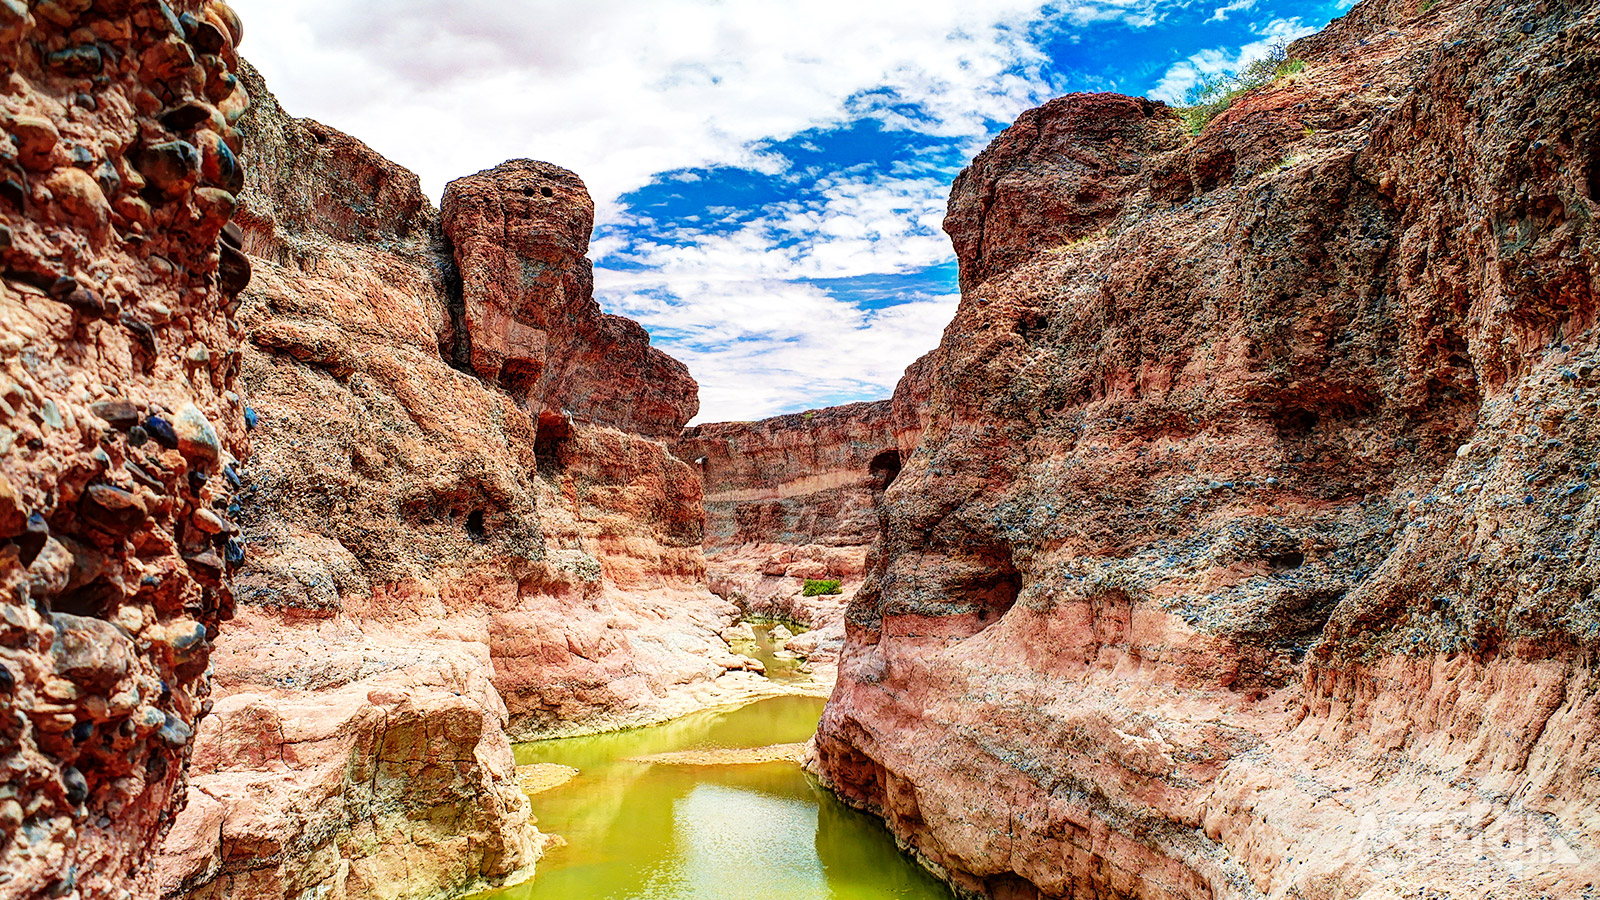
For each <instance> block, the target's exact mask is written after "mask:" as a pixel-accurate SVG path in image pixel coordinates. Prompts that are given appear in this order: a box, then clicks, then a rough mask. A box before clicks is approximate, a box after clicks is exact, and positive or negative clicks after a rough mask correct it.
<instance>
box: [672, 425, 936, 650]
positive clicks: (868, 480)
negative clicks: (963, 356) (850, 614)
mask: <svg viewBox="0 0 1600 900" xmlns="http://www.w3.org/2000/svg"><path fill="white" fill-rule="evenodd" d="M917 435H918V429H917V423H916V421H915V420H914V419H913V420H911V422H909V423H906V424H902V420H901V419H900V418H897V417H896V414H895V406H894V404H893V403H891V402H890V401H888V400H884V401H880V402H877V403H853V404H850V405H847V406H836V407H831V408H828V409H819V410H812V411H809V412H804V413H795V414H792V415H785V416H777V417H774V418H771V419H764V420H762V421H759V422H719V423H716V424H709V425H696V426H694V427H692V428H688V429H685V430H684V432H683V434H682V435H681V436H680V437H679V438H678V440H677V441H676V442H675V443H674V444H673V453H674V454H675V455H676V456H677V457H678V458H679V459H682V460H685V461H688V462H690V463H692V464H693V466H694V467H695V468H696V469H697V470H698V471H699V473H700V478H701V481H702V484H703V486H704V491H705V499H704V503H705V511H706V527H705V550H706V565H707V573H708V575H709V578H710V585H711V589H712V590H714V591H716V592H717V593H718V594H719V595H721V596H723V597H724V598H727V599H728V600H730V601H732V602H733V603H735V604H737V605H738V606H739V608H740V610H741V611H742V612H743V613H744V614H745V615H746V616H750V617H754V618H771V619H778V620H786V621H789V622H796V623H799V624H802V625H805V626H806V627H807V628H809V629H811V632H809V633H807V634H804V635H802V636H800V638H799V639H798V642H797V643H796V644H795V646H796V647H799V648H803V649H804V651H805V655H806V656H808V657H810V658H811V660H812V661H813V662H814V663H824V664H825V663H831V661H832V659H833V657H834V656H835V655H836V654H837V651H838V648H839V646H840V644H841V643H842V641H843V638H844V608H845V604H846V603H848V601H849V599H850V597H851V596H853V595H854V593H855V590H856V588H857V587H859V586H860V584H861V578H862V575H863V574H864V572H865V563H866V556H867V548H868V547H870V546H871V545H872V542H873V541H874V540H875V539H876V538H877V536H878V503H877V501H878V500H879V499H880V498H881V497H882V495H883V491H884V489H885V488H887V487H888V486H889V485H890V484H891V483H893V481H894V478H895V476H896V475H898V474H899V472H900V459H901V455H902V453H909V452H910V450H911V449H912V448H914V447H915V446H916V438H917ZM807 579H832V580H837V581H839V582H840V583H841V584H840V587H841V590H840V592H839V593H838V594H823V595H817V596H811V597H807V596H805V594H804V588H805V582H806V580H807Z"/></svg>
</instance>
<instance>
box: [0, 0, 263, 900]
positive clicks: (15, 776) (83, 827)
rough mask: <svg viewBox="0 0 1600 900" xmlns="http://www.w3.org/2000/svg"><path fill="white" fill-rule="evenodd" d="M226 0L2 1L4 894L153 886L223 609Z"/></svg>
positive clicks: (232, 180)
mask: <svg viewBox="0 0 1600 900" xmlns="http://www.w3.org/2000/svg"><path fill="white" fill-rule="evenodd" d="M239 34H240V27H239V21H238V19H237V17H236V16H235V15H234V14H233V12H232V11H231V10H230V9H229V8H228V7H227V6H226V5H225V4H223V3H220V2H210V3H205V2H199V0H175V2H172V3H170V4H163V3H155V2H137V0H121V2H104V3H95V4H92V5H91V4H89V3H81V2H79V3H34V4H23V3H19V2H7V3H4V4H0V262H3V270H4V271H3V274H4V282H3V284H0V713H3V716H0V719H3V721H0V765H3V766H4V769H5V777H4V784H3V786H0V869H3V878H4V881H3V882H0V896H4V897H45V896H50V897H128V896H130V895H131V894H139V895H141V896H149V895H150V894H151V893H152V889H153V878H152V870H151V866H150V858H151V856H152V850H153V847H154V846H155V845H156V843H158V841H159V839H160V837H161V835H162V834H163V833H164V832H165V831H166V829H167V828H168V827H169V825H170V824H171V820H172V816H173V814H174V813H175V812H176V811H177V809H178V807H179V806H180V805H181V804H182V801H183V796H184V776H185V770H186V769H187V767H188V760H189V755H190V753H191V750H192V746H193V741H192V738H193V734H194V729H195V728H196V727H197V725H198V724H199V723H200V721H201V719H202V718H203V717H204V716H205V715H206V713H207V712H208V710H209V709H210V708H211V699H210V695H211V689H212V685H211V678H210V675H209V670H208V659H209V656H210V651H211V641H212V640H213V639H214V638H215V637H216V636H217V630H218V627H219V625H220V624H221V623H222V622H224V621H225V620H227V619H228V618H230V617H231V615H232V613H233V606H234V602H233V595H232V592H231V590H230V587H231V578H230V573H231V572H232V571H233V569H235V568H236V567H237V565H238V564H239V562H240V556H241V553H242V551H241V548H240V545H239V543H238V542H237V541H236V540H235V539H234V535H236V534H237V531H236V530H235V529H234V528H233V527H232V526H231V524H230V523H229V522H228V521H227V518H226V517H225V516H224V515H222V514H221V512H220V511H221V510H222V509H223V508H225V507H226V506H227V504H228V503H229V500H230V497H231V496H232V495H233V493H234V489H233V486H232V485H231V484H230V482H229V480H228V477H227V476H228V475H230V474H231V473H232V472H233V471H234V470H235V468H236V466H237V465H238V463H239V460H240V459H241V458H242V457H244V456H246V455H247V454H246V446H247V441H246V440H245V435H244V424H243V418H242V415H241V413H242V408H241V406H240V401H239V396H238V394H237V393H235V390H236V382H237V379H238V376H239V354H238V351H237V344H238V331H237V329H236V327H235V324H234V322H233V320H232V319H231V318H230V316H229V313H230V312H231V310H232V309H233V308H234V295H235V294H236V293H237V292H238V291H239V289H240V288H241V287H242V286H243V282H244V281H245V280H247V279H248V278H249V268H248V264H247V263H246V262H245V261H244V258H243V256H242V255H241V254H240V253H238V252H237V251H236V250H234V249H233V248H232V247H229V246H223V245H219V242H218V236H219V233H220V232H221V230H222V228H223V226H224V225H225V224H226V223H227V221H228V218H229V216H230V214H231V213H232V211H233V207H234V203H235V198H234V192H236V191H238V190H239V187H238V185H239V181H240V178H241V177H242V173H241V172H240V170H239V168H238V166H237V162H236V160H235V157H234V153H235V152H236V151H237V150H238V149H239V148H240V140H241V136H240V134H239V132H237V131H236V130H235V129H234V127H233V123H234V122H235V121H236V120H237V118H238V116H239V114H240V113H241V112H243V110H244V108H245V105H246V104H247V102H248V98H247V95H246V94H245V92H243V91H241V90H238V89H237V88H236V81H235V79H234V77H233V75H232V74H231V73H230V69H231V68H232V67H233V66H234V64H235V62H236V60H235V57H234V43H235V42H236V40H237V39H238V36H239Z"/></svg>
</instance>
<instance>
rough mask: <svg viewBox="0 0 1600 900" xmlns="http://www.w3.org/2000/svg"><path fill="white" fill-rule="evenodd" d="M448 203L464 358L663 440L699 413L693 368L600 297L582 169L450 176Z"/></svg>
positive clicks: (549, 401)
mask: <svg viewBox="0 0 1600 900" xmlns="http://www.w3.org/2000/svg"><path fill="white" fill-rule="evenodd" d="M442 209H443V217H444V234H445V237H446V238H447V239H448V240H449V241H450V244H451V245H452V246H453V248H454V254H455V263H456V266H457V269H458V271H459V277H460V291H461V295H460V298H459V301H457V304H458V305H457V306H456V317H455V318H456V321H455V322H454V328H455V330H454V332H453V334H452V341H453V352H454V354H455V356H456V359H457V360H458V361H460V362H464V363H467V364H469V365H470V366H471V369H472V371H474V372H477V373H478V374H479V375H481V376H483V377H484V378H485V379H487V380H489V381H490V382H493V383H497V384H499V385H500V386H502V387H503V388H505V389H506V390H507V391H508V392H510V393H511V394H512V395H513V396H515V397H517V398H518V399H519V400H520V401H521V402H522V403H523V404H524V405H525V406H527V407H528V408H529V409H530V410H531V411H533V412H534V413H538V414H544V413H549V414H551V416H552V417H560V416H562V415H564V414H565V413H570V414H571V415H573V416H575V417H577V418H578V419H579V420H581V421H584V422H590V423H594V424H597V425H610V426H614V427H616V428H619V429H621V430H623V431H629V432H634V433H636V434H643V435H646V436H648V437H655V438H669V437H672V436H674V435H676V434H677V433H678V430H679V429H681V428H682V427H683V423H685V422H687V421H689V420H690V419H692V418H694V414H695V412H696V411H697V410H698V409H699V408H700V399H699V387H698V386H697V385H696V384H695V383H694V379H693V378H691V377H689V370H688V368H687V367H686V366H684V365H683V363H680V362H678V361H677V360H675V359H673V358H672V357H670V356H668V355H666V354H665V353H662V352H661V351H660V350H656V349H654V348H652V347H651V346H650V338H649V335H647V334H646V333H645V330H644V328H643V327H641V326H640V325H639V323H637V322H634V321H633V320H631V319H625V318H623V317H621V316H612V315H607V314H605V313H602V312H601V311H600V306H599V304H597V303H596V302H595V300H594V267H593V265H592V264H591V263H590V262H589V260H588V259H586V258H585V257H584V253H586V252H588V249H589V233H590V231H592V230H593V228H594V203H593V201H591V200H590V199H589V192H588V191H587V190H586V189H585V188H584V186H583V182H582V181H581V180H580V179H579V178H578V176H577V175H574V174H573V173H571V172H569V171H567V170H566V169H562V168H560V167H558V166H552V165H550V164H549V163H542V162H533V161H531V160H515V161H513V162H508V163H503V164H501V165H499V166H496V167H495V168H493V169H489V170H488V171H485V172H479V173H478V174H477V175H473V176H471V177H468V178H462V179H460V180H458V181H454V182H451V184H450V186H449V187H448V188H446V190H445V194H444V202H443V204H442Z"/></svg>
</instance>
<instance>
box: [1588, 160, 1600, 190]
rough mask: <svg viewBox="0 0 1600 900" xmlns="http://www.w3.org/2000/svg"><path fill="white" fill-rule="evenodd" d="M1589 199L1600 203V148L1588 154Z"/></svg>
mask: <svg viewBox="0 0 1600 900" xmlns="http://www.w3.org/2000/svg"><path fill="white" fill-rule="evenodd" d="M1588 182H1589V199H1590V200H1593V201H1594V202H1596V203H1600V149H1597V150H1595V152H1594V153H1592V154H1590V156H1589V178H1588Z"/></svg>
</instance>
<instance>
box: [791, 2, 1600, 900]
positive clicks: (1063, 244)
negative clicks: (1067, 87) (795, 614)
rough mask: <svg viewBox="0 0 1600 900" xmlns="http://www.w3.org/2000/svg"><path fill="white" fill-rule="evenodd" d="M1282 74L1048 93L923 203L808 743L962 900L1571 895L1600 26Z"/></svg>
mask: <svg viewBox="0 0 1600 900" xmlns="http://www.w3.org/2000/svg"><path fill="white" fill-rule="evenodd" d="M1289 55H1290V57H1291V58H1293V59H1296V60H1300V61H1301V62H1302V63H1303V69H1300V70H1298V71H1293V72H1287V73H1286V74H1285V75H1284V76H1283V77H1280V78H1278V79H1277V80H1276V81H1275V82H1273V83H1272V84H1270V85H1268V86H1266V87H1264V88H1261V89H1259V90H1256V91H1254V92H1251V93H1249V94H1247V95H1245V96H1243V97H1241V98H1239V99H1238V100H1237V101H1236V102H1235V103H1234V104H1233V105H1232V106H1231V107H1230V108H1228V109H1227V110H1226V111H1225V112H1223V113H1222V114H1221V115H1220V116H1218V117H1217V118H1216V119H1214V120H1213V121H1211V122H1210V123H1209V124H1206V125H1205V127H1204V129H1203V130H1202V131H1200V133H1199V134H1198V135H1194V136H1191V135H1190V134H1189V133H1188V131H1187V129H1186V127H1185V123H1184V121H1183V120H1182V119H1181V118H1180V117H1179V116H1178V115H1177V114H1175V113H1174V112H1173V111H1172V110H1170V109H1168V108H1166V107H1165V106H1163V105H1162V104H1159V103H1152V102H1150V101H1146V100H1140V99H1133V98H1127V97H1120V96H1116V95H1111V94H1079V95H1071V96H1068V97H1063V98H1060V99H1058V100H1054V101H1052V102H1050V103H1048V104H1046V105H1045V106H1043V107H1040V108H1038V109H1035V110H1031V111H1029V112H1027V113H1025V114H1023V116H1022V117H1021V118H1019V119H1018V121H1017V123H1016V124H1015V125H1013V126H1012V127H1011V128H1010V129H1008V130H1007V131H1006V132H1004V133H1003V134H1002V135H1001V136H1000V137H999V138H997V139H996V140H995V141H994V143H993V144H991V145H990V147H989V148H988V149H987V150H986V151H984V152H983V153H982V154H981V155H980V156H979V157H978V158H977V159H976V160H975V161H974V162H973V164H972V165H971V166H970V167H969V168H968V169H967V170H966V171H964V172H963V173H962V174H961V176H960V177H959V178H958V179H957V181H956V183H955V185H954V188H953V190H952V193H951V199H950V206H949V215H948V217H947V218H946V229H947V231H949V233H950V235H951V238H952V240H953V242H954V244H955V248H956V251H957V254H958V256H959V258H960V264H961V281H962V302H961V305H960V307H959V310H958V312H957V314H956V318H955V321H954V322H953V323H952V324H951V326H950V328H949V329H948V330H947V332H946V340H945V341H944V343H943V344H942V345H941V346H940V348H939V349H938V350H936V351H935V352H934V353H933V354H932V356H931V357H930V358H929V359H928V360H925V362H924V365H925V366H926V367H927V370H926V371H925V372H924V377H922V378H920V379H918V380H917V384H919V385H921V386H922V387H923V388H924V389H925V390H926V397H927V427H926V431H925V432H924V434H923V436H922V439H921V442H920V445H919V446H918V448H917V449H916V452H915V453H914V454H913V455H910V456H909V457H908V458H907V459H906V460H905V463H904V467H903V470H902V471H901V473H900V475H899V477H898V478H896V479H895V481H894V483H893V484H892V485H891V486H890V487H889V488H888V490H887V491H886V492H885V494H884V496H883V500H882V511H883V513H882V514H883V521H884V527H883V534H882V538H881V540H880V542H879V544H878V546H877V547H876V548H875V550H874V552H873V554H872V557H871V561H870V563H869V571H868V575H867V580H866V583H865V585H864V586H863V587H862V589H861V590H860V591H859V592H858V593H857V594H856V596H855V598H854V600H853V601H852V603H851V605H850V607H849V609H848V610H847V638H848V640H847V644H846V647H845V650H844V654H843V660H842V663H841V668H840V673H839V683H838V687H837V689H836V691H835V693H834V695H833V698H832V700H831V701H830V704H829V706H828V709H827V712H826V713H825V715H824V717H823V722H822V726H821V730H820V732H819V734H818V738H817V743H816V758H815V760H814V765H815V766H816V767H817V769H818V771H819V772H820V773H821V775H822V776H823V778H824V779H825V781H826V782H827V783H828V784H829V786H831V787H832V788H833V789H834V790H836V791H837V792H839V793H840V794H841V795H842V796H843V797H845V798H846V799H848V800H850V801H851V802H853V803H855V804H857V805H859V806H861V807H864V808H866V809H869V810H871V811H873V812H874V813H876V814H878V815H880V816H882V817H883V818H884V819H885V820H886V821H887V823H888V824H889V826H890V828H891V829H892V830H893V831H894V832H895V834H896V835H897V836H898V837H899V838H900V839H901V840H903V841H904V842H905V843H906V844H907V846H909V847H910V848H911V849H913V850H914V851H915V852H916V853H918V854H919V855H920V856H921V857H922V858H923V859H924V860H925V861H926V862H927V863H928V864H929V865H930V866H931V867H932V868H934V869H935V870H936V871H939V872H941V873H943V875H944V876H945V877H946V878H947V879H948V880H950V881H951V882H952V883H953V884H955V885H957V886H958V887H960V888H962V889H963V890H967V891H971V892H974V893H976V894H980V895H985V896H993V897H1003V898H1032V897H1063V898H1064V897H1074V898H1080V897H1098V898H1109V897H1118V898H1124V897H1138V898H1214V897H1241V898H1245V897H1248V898H1256V897H1271V898H1288V897H1297V898H1318V900H1321V898H1330V900H1331V898H1352V897H1444V896H1457V897H1462V896H1473V897H1479V896H1494V897H1500V898H1513V897H1529V898H1534V897H1581V896H1588V895H1589V894H1591V893H1593V892H1594V891H1595V889H1596V885H1597V884H1600V824H1597V823H1600V804H1597V800H1600V777H1597V773H1600V766H1597V757H1596V754H1597V753H1600V750H1597V749H1596V746H1597V745H1596V742H1595V740H1594V738H1595V731H1596V728H1597V725H1596V723H1597V722H1600V718H1597V713H1600V709H1597V700H1596V688H1595V684H1596V681H1595V679H1594V673H1593V666H1594V662H1593V660H1594V658H1595V650H1596V649H1597V647H1600V645H1597V641H1600V610H1597V607H1596V599H1595V598H1596V594H1595V593H1594V584H1595V575H1594V570H1595V567H1596V566H1597V565H1600V563H1597V561H1596V558H1597V555H1600V544H1597V528H1600V501H1597V500H1596V498H1595V495H1594V490H1593V484H1594V476H1595V474H1596V472H1597V471H1600V459H1597V458H1596V448H1597V447H1600V443H1597V442H1596V440H1595V437H1596V436H1595V435H1594V434H1593V433H1592V432H1593V429H1594V427H1595V425H1594V422H1595V417H1594V413H1595V411H1596V410H1597V409H1600V393H1597V392H1600V374H1597V373H1600V339H1597V336H1596V333H1595V331H1594V327H1593V326H1594V320H1595V312H1596V298H1597V291H1600V232H1597V231H1596V230H1595V226H1594V222H1595V218H1596V216H1597V215H1600V116H1597V112H1600V110H1597V104H1600V94H1597V93H1596V92H1595V85H1596V84H1600V10H1597V9H1596V7H1594V6H1593V5H1592V4H1575V3H1563V2H1550V0H1538V2H1512V3H1507V4H1489V3H1483V2H1470V0H1462V2H1449V0H1446V2H1441V3H1437V4H1434V3H1413V2H1410V0H1367V2H1363V3H1361V4H1359V5H1357V6H1356V7H1355V8H1354V9H1352V10H1351V11H1350V13H1348V14H1347V15H1346V16H1345V17H1344V18H1342V19H1340V20H1338V21H1337V22H1335V23H1333V24H1332V25H1330V26H1329V27H1328V28H1327V29H1326V30H1325V31H1323V32H1322V33H1320V34H1318V35H1314V36H1312V37H1309V38H1306V39H1304V40H1301V41H1299V42H1296V43H1295V44H1293V45H1291V46H1290V47H1289ZM902 390H906V388H904V387H903V388H902ZM897 400H899V401H902V402H904V401H905V400H906V398H902V397H897Z"/></svg>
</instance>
